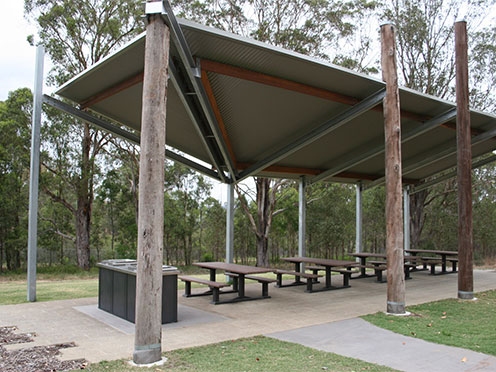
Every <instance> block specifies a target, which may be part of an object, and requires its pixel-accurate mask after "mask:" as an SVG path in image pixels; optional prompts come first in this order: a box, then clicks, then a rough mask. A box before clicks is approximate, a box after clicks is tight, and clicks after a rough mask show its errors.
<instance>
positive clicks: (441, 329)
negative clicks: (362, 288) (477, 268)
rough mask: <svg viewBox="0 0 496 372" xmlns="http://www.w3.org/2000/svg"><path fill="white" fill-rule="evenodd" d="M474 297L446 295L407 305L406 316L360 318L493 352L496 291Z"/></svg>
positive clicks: (495, 351) (410, 333)
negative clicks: (460, 297)
mask: <svg viewBox="0 0 496 372" xmlns="http://www.w3.org/2000/svg"><path fill="white" fill-rule="evenodd" d="M476 297H477V301H464V300H456V299H449V300H442V301H436V302H429V303H426V304H423V305H416V306H409V307H408V308H407V310H408V311H410V312H411V313H413V316H409V317H391V316H388V315H385V314H384V313H377V314H373V315H366V316H364V317H363V319H365V320H367V321H369V322H371V323H372V324H375V325H377V326H379V327H382V328H385V329H389V330H391V331H394V332H397V333H401V334H403V335H405V336H410V337H416V338H420V339H423V340H426V341H431V342H436V343H438V344H444V345H450V346H457V347H461V348H465V349H471V350H474V351H477V352H481V353H485V354H491V355H496V339H495V338H494V329H495V327H496V313H495V312H494V306H496V291H488V292H482V293H477V294H476ZM462 357H463V356H461V357H460V359H461V358H462Z"/></svg>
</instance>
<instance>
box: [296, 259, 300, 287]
mask: <svg viewBox="0 0 496 372" xmlns="http://www.w3.org/2000/svg"><path fill="white" fill-rule="evenodd" d="M300 267H301V264H300V263H299V262H295V272H297V273H299V272H300ZM300 282H301V278H300V277H299V276H295V283H300Z"/></svg>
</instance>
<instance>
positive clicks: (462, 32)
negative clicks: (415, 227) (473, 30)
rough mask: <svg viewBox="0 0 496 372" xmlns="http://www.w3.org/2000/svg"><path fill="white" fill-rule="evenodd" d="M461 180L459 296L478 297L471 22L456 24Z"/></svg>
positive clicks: (457, 142)
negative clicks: (470, 85)
mask: <svg viewBox="0 0 496 372" xmlns="http://www.w3.org/2000/svg"><path fill="white" fill-rule="evenodd" d="M455 53H456V110H457V111H456V145H457V149H458V151H457V182H458V263H459V272H458V298H461V299H472V298H474V277H473V267H472V251H473V242H472V174H471V171H472V146H471V135H470V110H469V103H468V99H469V94H468V56H467V23H466V22H463V21H462V22H456V23H455Z"/></svg>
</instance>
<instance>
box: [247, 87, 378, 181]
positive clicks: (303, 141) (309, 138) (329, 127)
mask: <svg viewBox="0 0 496 372" xmlns="http://www.w3.org/2000/svg"><path fill="white" fill-rule="evenodd" d="M385 95H386V89H384V88H383V89H380V90H379V91H378V92H376V93H374V94H372V95H370V96H369V97H367V98H365V99H364V100H362V101H360V102H359V103H357V104H356V105H354V106H352V107H350V108H349V109H347V110H345V111H344V112H341V113H339V114H338V115H336V116H334V117H333V118H331V119H329V120H327V121H326V122H324V123H323V124H321V125H320V126H319V127H317V128H315V129H313V130H312V131H310V132H309V133H307V134H306V135H304V136H302V137H300V138H298V139H297V140H296V141H293V142H291V143H289V144H287V145H285V146H283V147H282V148H281V149H279V150H277V151H275V152H274V153H272V154H271V155H269V156H267V157H266V158H265V159H263V160H260V161H259V162H257V163H255V164H254V165H252V166H250V167H249V168H248V169H246V170H244V171H243V172H241V173H240V175H239V178H238V181H241V180H243V179H245V178H247V177H250V176H251V175H254V174H256V173H258V172H260V171H262V170H263V169H265V168H267V167H268V166H270V165H272V164H274V163H276V162H278V161H279V160H281V159H284V158H286V157H288V156H289V155H291V154H293V153H294V152H296V151H298V150H300V149H301V148H303V147H305V146H307V145H309V144H311V143H312V142H314V141H316V140H318V139H319V138H321V137H323V136H325V135H327V134H329V133H330V132H332V131H333V130H335V129H337V128H339V127H341V126H342V125H344V124H346V123H347V122H349V121H350V120H353V119H354V118H356V117H358V116H360V115H361V114H363V113H364V112H366V111H368V110H370V109H371V108H373V107H374V106H376V105H378V104H379V103H380V102H382V100H383V99H384V97H385Z"/></svg>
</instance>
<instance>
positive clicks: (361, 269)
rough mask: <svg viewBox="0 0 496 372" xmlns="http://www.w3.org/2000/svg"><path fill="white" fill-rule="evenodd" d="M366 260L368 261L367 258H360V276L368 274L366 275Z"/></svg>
mask: <svg viewBox="0 0 496 372" xmlns="http://www.w3.org/2000/svg"><path fill="white" fill-rule="evenodd" d="M366 260H367V258H366V257H360V265H361V266H362V267H361V268H360V276H366V274H365V271H366V268H365V262H366Z"/></svg>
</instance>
